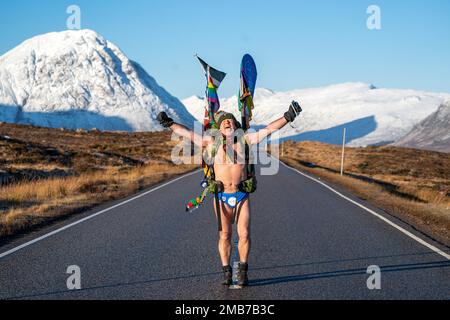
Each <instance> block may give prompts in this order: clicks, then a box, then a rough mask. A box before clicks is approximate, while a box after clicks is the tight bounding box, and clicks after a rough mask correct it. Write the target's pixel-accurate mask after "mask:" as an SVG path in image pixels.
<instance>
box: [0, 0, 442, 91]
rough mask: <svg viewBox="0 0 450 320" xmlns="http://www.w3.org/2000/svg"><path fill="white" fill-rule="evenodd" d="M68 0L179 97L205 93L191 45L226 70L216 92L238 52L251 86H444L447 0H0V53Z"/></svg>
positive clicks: (59, 23)
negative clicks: (248, 68) (372, 26)
mask: <svg viewBox="0 0 450 320" xmlns="http://www.w3.org/2000/svg"><path fill="white" fill-rule="evenodd" d="M244 3H245V4H246V6H247V8H246V9H245V8H244V7H243V6H244ZM71 4H76V5H78V6H79V7H80V8H81V24H82V28H88V29H93V30H95V31H97V32H99V33H100V34H102V35H103V36H104V37H106V38H107V39H109V40H111V41H112V42H114V43H115V44H117V45H118V46H119V47H120V48H121V49H122V50H123V51H124V52H125V54H127V56H128V57H129V58H130V59H132V60H135V61H137V62H139V63H140V64H141V65H142V66H143V67H144V68H145V69H146V70H147V72H148V73H149V74H151V75H152V76H153V77H155V78H156V80H157V81H158V82H159V83H160V84H161V85H162V86H164V87H165V88H166V89H167V90H168V91H169V92H171V93H172V94H173V95H175V96H177V97H178V98H180V99H183V98H186V97H188V96H191V95H193V94H198V95H202V94H203V92H204V78H203V75H202V71H201V68H200V66H199V64H198V63H197V61H196V60H195V59H194V57H193V55H194V54H195V53H198V54H199V55H200V56H201V57H203V58H204V59H205V60H206V61H208V62H209V63H210V64H211V65H213V66H215V67H217V68H219V69H222V70H223V71H225V72H227V73H228V76H227V78H226V79H225V80H224V82H223V85H222V87H221V88H220V91H219V95H220V96H222V97H228V96H231V95H233V94H235V93H236V92H237V89H238V84H239V80H238V77H239V65H240V60H241V57H242V56H243V54H244V53H250V54H252V55H253V57H254V58H255V60H256V63H257V66H258V70H259V79H258V86H260V87H266V88H270V89H273V90H277V91H285V90H290V89H295V88H304V87H312V86H323V85H327V84H333V83H340V82H347V81H363V82H367V83H373V84H375V85H376V86H378V87H388V88H412V89H421V90H429V91H443V92H450V1H448V0H395V1H392V0H388V1H385V0H371V1H366V0H342V1H337V0H319V1H317V0H315V1H313V0H309V1H299V0H296V1H295V0H293V1H287V0H278V1H253V0H247V1H245V2H244V1H235V0H228V1H200V0H199V1H195V0H190V1H183V0H178V1H176V0H164V1H163V0H161V1H160V0H142V1H141V0H129V1H118V0H90V1H84V0H71V1H65V0H58V1H56V0H40V1H32V0H29V1H25V0H15V1H11V0H10V1H8V2H6V1H2V2H1V4H0V7H1V10H0V30H1V31H0V34H1V36H0V54H3V53H5V52H7V51H8V50H10V49H12V48H13V47H15V46H16V45H18V44H19V43H21V42H22V41H24V40H26V39H27V38H29V37H32V36H34V35H37V34H42V33H46V32H51V31H62V30H65V29H66V20H67V17H68V14H66V8H67V7H68V6H69V5H71ZM371 4H375V5H378V6H379V7H380V9H381V23H382V28H381V30H376V31H370V30H368V29H367V27H366V20H367V18H368V14H367V13H366V9H367V7H368V6H369V5H371Z"/></svg>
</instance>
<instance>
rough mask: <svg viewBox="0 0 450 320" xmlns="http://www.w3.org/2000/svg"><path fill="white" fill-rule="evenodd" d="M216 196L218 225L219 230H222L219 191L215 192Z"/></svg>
mask: <svg viewBox="0 0 450 320" xmlns="http://www.w3.org/2000/svg"><path fill="white" fill-rule="evenodd" d="M214 198H215V200H216V212H217V226H218V229H219V232H221V231H222V211H221V210H220V201H219V193H218V192H216V193H215V194H214Z"/></svg>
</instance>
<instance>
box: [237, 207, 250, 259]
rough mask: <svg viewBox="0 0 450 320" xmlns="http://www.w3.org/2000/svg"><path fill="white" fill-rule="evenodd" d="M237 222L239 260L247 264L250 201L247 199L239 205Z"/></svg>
mask: <svg viewBox="0 0 450 320" xmlns="http://www.w3.org/2000/svg"><path fill="white" fill-rule="evenodd" d="M238 210H239V211H238V213H237V214H238V220H237V233H238V236H239V244H238V250H239V260H240V262H245V263H247V261H248V255H249V253H250V245H251V241H250V199H249V198H247V199H245V200H244V201H242V202H241V203H240V204H239V207H238Z"/></svg>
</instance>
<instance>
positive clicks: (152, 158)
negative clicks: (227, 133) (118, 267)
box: [0, 123, 198, 239]
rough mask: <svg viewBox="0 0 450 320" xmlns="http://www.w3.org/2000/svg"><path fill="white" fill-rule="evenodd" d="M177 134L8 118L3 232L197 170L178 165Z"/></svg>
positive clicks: (3, 138) (3, 134)
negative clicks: (53, 126)
mask: <svg viewBox="0 0 450 320" xmlns="http://www.w3.org/2000/svg"><path fill="white" fill-rule="evenodd" d="M175 143H176V142H174V141H171V139H170V133H168V132H156V133H148V132H143V133H128V132H99V131H97V130H94V131H89V132H87V131H84V130H80V131H70V130H62V129H49V128H41V127H33V126H22V125H13V124H6V123H1V124H0V239H2V238H3V239H4V238H5V237H8V236H12V235H16V234H18V233H21V232H27V231H29V230H31V229H32V228H35V227H38V226H42V225H46V224H48V223H50V222H52V221H55V220H57V219H60V218H62V217H66V216H68V215H71V214H73V213H78V212H82V211H84V210H86V209H88V208H92V207H93V206H95V205H98V204H100V203H103V202H105V201H110V200H113V199H119V198H123V197H125V196H128V195H131V194H133V193H136V192H137V191H139V190H142V189H143V188H146V187H149V186H151V185H154V184H156V183H159V182H162V181H164V180H167V179H169V178H171V177H174V176H176V175H179V174H182V173H185V172H188V171H191V170H193V169H196V168H197V167H198V166H196V165H192V164H186V165H175V164H173V163H172V161H171V150H172V147H173V146H174V145H175Z"/></svg>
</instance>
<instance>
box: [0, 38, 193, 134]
mask: <svg viewBox="0 0 450 320" xmlns="http://www.w3.org/2000/svg"><path fill="white" fill-rule="evenodd" d="M160 111H166V112H167V113H168V114H169V115H170V116H172V117H173V118H175V119H176V120H177V121H180V122H183V123H187V124H189V125H191V124H192V122H193V121H194V119H193V118H192V116H191V115H190V114H189V112H187V110H186V109H185V107H184V105H183V104H182V103H181V102H180V101H179V100H178V99H177V98H175V97H173V96H172V95H170V94H169V93H168V92H167V91H166V90H164V88H162V87H160V86H159V85H158V84H157V82H156V81H155V79H153V78H152V77H151V76H150V75H148V74H147V73H146V72H145V70H144V69H143V68H142V67H141V66H140V65H139V64H137V63H136V62H134V61H131V60H129V59H128V58H127V57H126V56H125V54H124V53H123V52H122V51H121V50H120V49H119V48H118V47H117V46H116V45H114V44H113V43H111V42H110V41H108V40H106V39H105V38H103V37H102V36H101V35H99V34H97V33H96V32H94V31H91V30H79V31H75V30H71V31H63V32H53V33H48V34H44V35H40V36H37V37H34V38H31V39H29V40H27V41H25V42H23V43H22V44H21V45H19V46H18V47H16V48H14V49H13V50H11V51H9V52H7V53H6V54H4V55H3V56H1V57H0V121H5V122H15V123H25V124H34V125H40V126H48V127H64V128H71V129H75V128H84V129H92V128H97V129H99V130H126V131H153V130H161V129H162V128H161V127H160V125H159V124H158V122H157V121H156V120H155V118H156V115H157V114H158V113H159V112H160Z"/></svg>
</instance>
